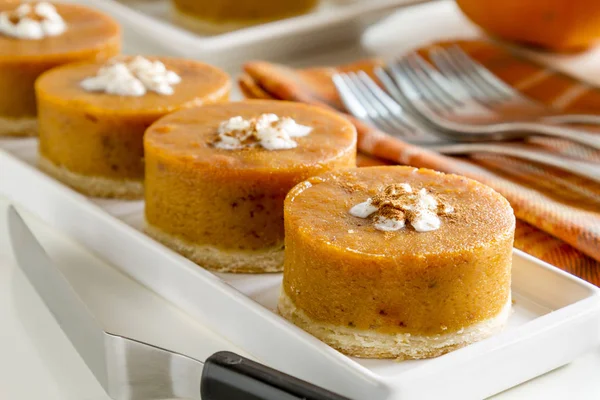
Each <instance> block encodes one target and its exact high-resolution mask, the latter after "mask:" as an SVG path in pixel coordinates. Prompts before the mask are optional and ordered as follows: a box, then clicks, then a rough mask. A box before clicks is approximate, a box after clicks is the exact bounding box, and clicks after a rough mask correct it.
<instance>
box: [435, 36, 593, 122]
mask: <svg viewBox="0 0 600 400" xmlns="http://www.w3.org/2000/svg"><path fill="white" fill-rule="evenodd" d="M429 58H430V59H431V61H433V63H434V64H435V66H436V67H437V69H438V70H439V71H440V72H441V73H442V74H443V75H444V76H445V77H446V78H447V79H448V80H449V81H452V82H453V83H454V84H456V85H460V86H463V87H464V89H465V90H467V91H468V92H469V93H470V94H471V95H472V96H473V98H474V99H475V100H477V101H478V102H480V103H481V104H482V105H484V106H487V107H490V108H494V107H508V108H518V109H519V110H520V111H521V112H523V113H524V114H527V115H530V116H532V117H537V118H540V119H541V120H542V121H546V122H554V123H560V124H590V125H600V115H593V114H572V113H562V112H560V111H558V110H556V109H552V108H550V107H547V106H545V105H543V104H541V103H538V102H536V101H534V100H532V99H530V98H528V97H526V96H525V95H523V94H522V93H521V92H519V91H518V90H517V89H515V88H513V87H512V86H510V85H508V84H507V83H505V82H504V81H503V80H502V79H500V78H498V77H497V76H496V75H494V74H493V73H492V72H491V71H490V70H489V69H487V68H486V67H484V66H483V65H481V64H480V63H478V62H477V61H475V60H473V59H472V58H471V57H469V55H468V54H467V53H465V52H464V51H463V50H462V49H461V48H460V46H458V45H454V46H451V47H449V48H442V47H435V48H433V49H431V50H430V51H429Z"/></svg>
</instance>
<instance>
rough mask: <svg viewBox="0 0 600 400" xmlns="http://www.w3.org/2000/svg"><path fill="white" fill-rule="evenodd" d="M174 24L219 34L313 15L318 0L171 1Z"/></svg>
mask: <svg viewBox="0 0 600 400" xmlns="http://www.w3.org/2000/svg"><path fill="white" fill-rule="evenodd" d="M172 1H173V5H174V13H175V15H174V16H175V20H176V21H177V22H178V23H179V24H181V25H183V26H185V27H187V28H189V29H192V30H197V31H202V32H209V33H220V32H226V31H232V30H235V29H240V28H244V27H247V26H250V25H256V24H262V23H266V22H271V21H275V20H278V19H283V18H288V17H293V16H296V15H300V14H304V13H307V12H309V11H311V10H312V9H313V8H315V7H316V6H317V4H318V3H319V0H294V1H281V0H244V1H239V0H172Z"/></svg>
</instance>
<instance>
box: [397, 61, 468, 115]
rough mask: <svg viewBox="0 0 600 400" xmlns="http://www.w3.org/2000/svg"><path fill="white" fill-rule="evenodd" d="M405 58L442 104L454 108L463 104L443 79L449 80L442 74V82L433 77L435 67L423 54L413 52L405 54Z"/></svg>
mask: <svg viewBox="0 0 600 400" xmlns="http://www.w3.org/2000/svg"><path fill="white" fill-rule="evenodd" d="M405 60H406V62H407V64H408V65H409V67H410V68H411V69H412V71H413V72H414V75H415V78H416V79H418V80H419V81H420V82H421V83H422V84H423V85H424V86H426V87H427V88H428V89H429V92H430V93H431V95H432V97H433V98H435V99H436V100H437V101H438V102H439V104H440V105H444V106H445V108H452V107H455V106H458V105H461V104H462V103H461V102H460V101H458V99H455V98H454V96H453V95H452V94H450V93H451V90H450V89H449V88H447V87H446V86H447V85H445V84H444V83H443V81H447V79H445V78H444V77H443V76H441V80H442V82H438V81H437V80H436V79H433V78H432V75H435V72H434V71H433V67H430V66H428V63H427V61H425V60H423V58H422V57H421V56H419V55H418V54H417V53H414V52H412V53H409V54H407V55H406V56H405ZM419 60H420V61H419ZM438 75H439V73H438Z"/></svg>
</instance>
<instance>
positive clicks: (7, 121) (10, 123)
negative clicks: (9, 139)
mask: <svg viewBox="0 0 600 400" xmlns="http://www.w3.org/2000/svg"><path fill="white" fill-rule="evenodd" d="M37 134H38V126H37V118H31V117H25V118H11V117H1V116H0V136H15V137H25V136H37Z"/></svg>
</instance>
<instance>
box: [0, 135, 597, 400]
mask: <svg viewBox="0 0 600 400" xmlns="http://www.w3.org/2000/svg"><path fill="white" fill-rule="evenodd" d="M36 147H37V146H36V140H35V139H24V140H10V139H2V140H0V148H4V149H5V150H0V195H4V196H6V197H8V198H9V199H11V200H12V201H14V202H16V203H18V204H20V205H22V206H23V207H25V208H26V209H28V210H29V211H31V212H32V213H34V214H35V215H37V216H38V217H39V218H41V219H42V220H44V221H45V222H46V223H47V224H49V225H50V226H51V227H53V228H55V229H57V230H59V231H61V232H64V233H65V234H67V235H68V236H70V237H71V238H75V239H76V240H77V241H78V242H80V243H81V244H82V245H83V246H85V247H86V248H88V249H89V250H91V251H93V252H94V253H96V254H97V255H98V256H100V257H101V258H102V259H104V260H105V261H106V262H108V263H110V264H112V265H114V266H115V267H117V268H119V269H121V270H122V271H123V272H125V273H126V274H128V275H129V276H131V277H132V278H133V279H135V280H136V281H138V282H140V283H141V284H143V285H145V286H146V287H148V288H149V289H151V290H152V291H154V292H156V293H157V294H159V295H160V296H162V297H164V298H165V299H167V300H168V301H170V302H172V303H173V304H175V305H176V306H178V307H179V308H181V309H182V310H184V311H185V312H187V313H188V314H189V315H190V316H191V317H192V318H195V319H198V320H199V321H202V323H204V324H207V325H208V327H209V328H211V329H212V330H214V331H216V332H217V333H219V334H221V335H223V336H224V337H225V338H226V339H228V340H229V341H231V342H232V343H233V344H234V345H236V346H237V347H239V348H242V349H244V350H246V351H247V352H248V353H250V354H252V355H253V356H254V357H256V358H258V359H259V360H261V361H263V362H265V363H267V364H269V365H271V366H273V367H275V368H279V369H281V370H283V371H286V372H288V373H290V374H293V375H296V376H299V377H301V378H303V379H306V380H308V381H311V382H313V383H316V384H319V385H321V386H324V387H326V388H329V389H331V390H334V391H337V392H339V393H342V394H345V395H347V396H349V397H350V398H353V399H357V400H359V399H360V400H363V399H369V400H380V399H381V400H383V399H412V398H418V399H439V398H460V399H481V398H484V397H487V396H491V395H493V394H495V393H498V392H500V391H503V390H505V389H508V388H510V387H512V386H514V385H517V384H519V383H521V382H524V381H526V380H528V379H531V378H533V377H535V376H538V375H540V374H543V373H545V372H547V371H550V370H552V369H554V368H557V367H559V366H561V365H564V364H566V363H569V362H570V361H572V360H573V359H574V358H576V357H577V356H579V355H581V354H583V353H585V352H587V351H590V350H591V349H592V348H594V347H595V346H597V345H598V344H599V343H600V294H599V289H598V288H596V287H594V286H592V285H590V284H588V283H586V282H583V281H581V280H579V279H577V278H575V277H573V276H570V275H568V274H566V273H564V272H562V271H560V270H558V269H556V268H554V267H552V266H550V265H548V264H545V263H543V262H541V261H539V260H537V259H535V258H533V257H530V256H528V255H526V254H524V253H521V252H519V251H516V250H515V254H514V272H513V298H514V300H515V304H514V307H513V308H514V313H513V315H512V316H511V318H510V322H509V326H508V328H507V329H506V330H505V331H504V332H503V333H501V334H499V335H497V336H495V337H493V338H490V339H487V340H484V341H482V342H480V343H476V344H474V345H471V346H468V347H466V348H464V349H460V350H457V351H455V352H453V353H450V354H448V355H445V356H442V357H439V358H436V359H431V360H423V361H408V362H396V361H391V360H360V359H352V358H348V357H346V356H343V355H342V354H340V353H338V352H336V351H334V350H333V349H331V348H330V347H328V346H327V345H325V344H323V343H322V342H320V341H318V340H316V339H315V338H313V337H312V336H310V335H308V334H306V333H305V332H303V331H301V330H300V329H298V328H296V327H295V326H293V325H292V324H290V323H288V322H287V321H285V320H284V319H283V318H281V317H279V316H278V315H276V314H275V312H274V309H275V307H276V299H277V296H278V293H279V286H280V281H281V276H280V274H274V275H273V274H272V275H262V276H261V275H227V274H220V275H218V276H215V275H213V274H211V273H210V272H207V271H205V270H203V269H201V268H198V267H197V266H196V265H195V264H193V263H192V262H190V261H188V260H186V259H185V258H183V257H181V256H179V255H177V254H176V253H174V252H172V251H171V250H169V249H167V248H166V247H164V246H162V245H160V244H158V243H156V242H155V241H153V240H152V239H150V238H149V237H147V236H146V235H144V234H143V233H142V232H140V231H139V228H140V227H141V222H142V211H143V203H142V202H140V201H137V202H127V201H115V200H94V201H92V200H90V199H88V198H86V197H85V196H82V195H80V194H78V193H76V192H74V191H72V190H70V189H68V188H67V187H65V186H63V185H61V184H60V183H58V182H56V181H54V180H53V179H51V178H49V177H47V176H46V175H44V174H43V173H41V172H40V171H38V170H37V169H36V168H35V167H34V166H33V165H32V164H35V160H36Z"/></svg>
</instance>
